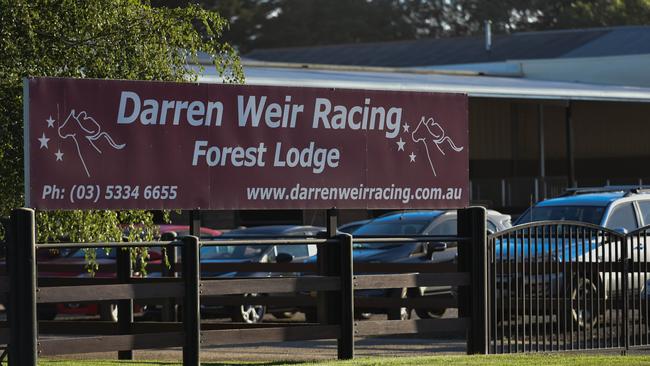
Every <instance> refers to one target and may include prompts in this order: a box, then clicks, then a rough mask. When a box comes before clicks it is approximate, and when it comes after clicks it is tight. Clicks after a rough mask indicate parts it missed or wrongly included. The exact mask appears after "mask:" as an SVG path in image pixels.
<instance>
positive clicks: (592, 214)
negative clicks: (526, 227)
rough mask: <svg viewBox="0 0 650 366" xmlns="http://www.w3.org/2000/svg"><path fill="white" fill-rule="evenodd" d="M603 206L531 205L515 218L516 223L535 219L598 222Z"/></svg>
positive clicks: (601, 216) (603, 209)
mask: <svg viewBox="0 0 650 366" xmlns="http://www.w3.org/2000/svg"><path fill="white" fill-rule="evenodd" d="M604 213H605V207H604V206H543V207H531V208H529V209H528V211H526V212H525V213H524V214H523V215H521V216H520V217H519V219H518V220H517V223H516V224H517V225H520V224H526V223H529V222H536V221H547V220H561V221H580V222H586V223H590V224H600V222H601V220H602V218H603V214H604Z"/></svg>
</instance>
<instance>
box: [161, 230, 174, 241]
mask: <svg viewBox="0 0 650 366" xmlns="http://www.w3.org/2000/svg"><path fill="white" fill-rule="evenodd" d="M177 237H178V234H177V233H176V232H175V231H168V232H166V233H163V234H162V235H160V241H174V240H176V238H177Z"/></svg>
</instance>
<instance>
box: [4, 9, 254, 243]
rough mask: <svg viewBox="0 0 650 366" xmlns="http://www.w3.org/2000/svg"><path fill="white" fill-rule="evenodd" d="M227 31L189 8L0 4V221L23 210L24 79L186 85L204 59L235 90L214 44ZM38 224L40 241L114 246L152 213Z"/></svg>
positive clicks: (229, 55) (64, 217)
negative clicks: (196, 64) (188, 64)
mask: <svg viewBox="0 0 650 366" xmlns="http://www.w3.org/2000/svg"><path fill="white" fill-rule="evenodd" d="M226 25H227V22H226V20H224V19H223V18H222V17H220V16H219V15H218V14H217V13H216V12H211V11H206V10H204V9H202V8H200V7H198V6H195V5H191V6H188V7H184V8H177V9H169V8H154V7H152V6H151V5H150V4H149V3H148V2H146V1H139V0H111V1H107V0H84V1H77V0H57V1H55V0H0V136H2V139H1V140H0V216H3V217H4V216H7V215H8V214H9V212H10V210H11V209H12V208H15V207H19V206H21V205H23V199H24V197H23V190H24V188H23V148H22V147H23V143H22V130H23V128H22V124H23V121H22V79H23V78H24V77H27V76H52V77H78V78H101V79H103V78H111V79H137V80H164V81H190V80H193V79H194V78H195V77H196V75H195V74H194V72H193V71H192V70H190V69H188V68H186V67H185V65H186V62H188V61H189V62H196V61H197V57H198V53H199V52H206V53H208V54H209V55H210V56H212V57H213V59H214V65H215V67H216V68H217V70H218V71H219V72H220V73H221V74H222V75H223V77H224V78H225V80H226V81H230V82H240V81H242V80H243V72H242V68H241V66H240V64H239V59H238V56H237V55H236V53H235V51H234V50H233V49H232V48H231V47H230V46H229V45H228V44H227V43H222V42H220V41H219V39H220V37H221V35H222V32H223V29H224V28H225V27H226ZM125 173H126V174H128V173H129V172H125ZM132 173H135V172H132ZM37 222H38V229H39V230H38V235H39V239H38V240H39V241H51V240H60V238H62V237H65V238H67V239H69V240H72V241H75V242H76V241H104V240H120V239H121V236H122V230H121V227H123V225H125V224H137V225H144V226H142V227H150V225H151V224H152V214H151V213H149V212H146V211H122V212H112V211H84V212H81V211H67V212H39V213H38V220H37ZM139 227H140V226H139ZM132 232H133V236H134V237H135V236H138V235H136V233H135V232H136V231H135V230H133V231H132ZM0 235H1V233H0Z"/></svg>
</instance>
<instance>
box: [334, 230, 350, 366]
mask: <svg viewBox="0 0 650 366" xmlns="http://www.w3.org/2000/svg"><path fill="white" fill-rule="evenodd" d="M338 238H339V247H340V261H341V268H340V273H339V278H340V279H341V292H340V303H341V313H340V322H339V327H340V329H341V335H340V337H339V339H338V347H337V348H338V358H339V360H350V359H352V358H354V282H353V281H354V279H353V276H354V266H353V260H352V235H350V234H341V235H339V236H338Z"/></svg>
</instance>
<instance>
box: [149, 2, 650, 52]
mask: <svg viewBox="0 0 650 366" xmlns="http://www.w3.org/2000/svg"><path fill="white" fill-rule="evenodd" d="M188 3H200V4H202V6H204V7H206V8H211V9H216V10H218V11H219V12H220V13H221V14H222V15H223V16H224V17H225V18H227V19H228V20H229V21H230V24H231V26H230V28H229V29H227V30H226V31H225V32H224V37H225V39H227V40H228V41H229V42H231V43H232V44H234V45H235V46H237V47H239V49H240V50H241V51H242V53H246V52H248V51H250V50H252V49H254V48H267V47H293V46H315V45H327V44H336V43H357V42H374V41H394V40H410V39H418V38H427V37H449V36H467V35H474V34H481V33H483V24H484V21H486V20H490V21H492V27H493V32H494V33H496V34H498V33H511V32H521V31H529V30H551V29H568V28H588V27H602V26H619V25H632V24H648V23H649V22H650V0H503V1H493V0H157V1H156V5H158V6H186V5H187V4H188Z"/></svg>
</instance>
